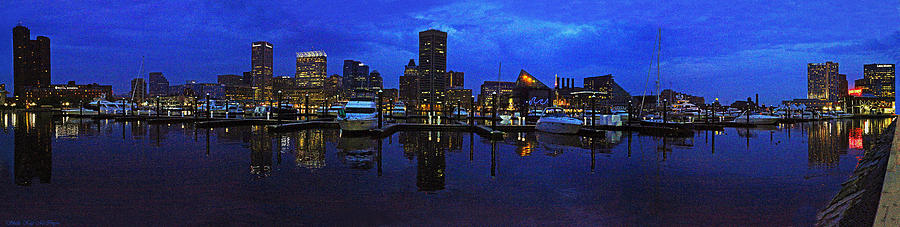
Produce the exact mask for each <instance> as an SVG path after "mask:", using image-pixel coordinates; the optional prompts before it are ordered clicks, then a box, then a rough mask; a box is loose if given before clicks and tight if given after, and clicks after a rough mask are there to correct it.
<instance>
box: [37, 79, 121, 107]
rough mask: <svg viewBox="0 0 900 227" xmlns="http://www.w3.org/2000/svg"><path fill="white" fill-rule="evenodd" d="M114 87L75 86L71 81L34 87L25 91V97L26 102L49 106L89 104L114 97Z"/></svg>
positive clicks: (97, 85)
mask: <svg viewBox="0 0 900 227" xmlns="http://www.w3.org/2000/svg"><path fill="white" fill-rule="evenodd" d="M112 94H113V92H112V85H99V84H96V83H94V84H85V85H79V84H75V81H69V82H68V83H66V84H51V85H48V86H40V87H32V88H30V89H27V90H25V94H23V97H24V98H25V99H26V100H36V101H39V102H41V101H43V103H47V104H58V103H61V102H70V103H74V102H78V101H85V102H89V101H91V100H93V99H96V98H100V97H110V98H111V97H113V96H112Z"/></svg>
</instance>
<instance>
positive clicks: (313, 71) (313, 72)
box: [294, 51, 328, 89]
mask: <svg viewBox="0 0 900 227" xmlns="http://www.w3.org/2000/svg"><path fill="white" fill-rule="evenodd" d="M327 64H328V59H327V55H326V54H325V51H307V52H298V53H297V72H296V74H295V75H294V77H295V78H296V79H297V82H298V86H300V87H301V88H316V89H322V87H323V86H324V84H325V78H326V77H328V74H327V69H328V65H327Z"/></svg>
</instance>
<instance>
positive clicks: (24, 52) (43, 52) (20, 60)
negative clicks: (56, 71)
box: [12, 24, 50, 97]
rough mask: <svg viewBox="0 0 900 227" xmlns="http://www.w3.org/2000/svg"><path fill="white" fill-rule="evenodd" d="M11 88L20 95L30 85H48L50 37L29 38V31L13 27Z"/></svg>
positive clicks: (22, 27) (20, 27)
mask: <svg viewBox="0 0 900 227" xmlns="http://www.w3.org/2000/svg"><path fill="white" fill-rule="evenodd" d="M12 42H13V89H14V91H13V92H15V96H19V97H21V96H22V95H24V94H25V92H26V90H27V89H29V88H32V87H44V86H48V85H50V38H47V37H44V36H38V37H37V38H36V39H34V40H32V39H31V31H30V30H28V28H26V27H25V26H22V25H21V24H19V25H18V26H16V27H15V28H13V40H12Z"/></svg>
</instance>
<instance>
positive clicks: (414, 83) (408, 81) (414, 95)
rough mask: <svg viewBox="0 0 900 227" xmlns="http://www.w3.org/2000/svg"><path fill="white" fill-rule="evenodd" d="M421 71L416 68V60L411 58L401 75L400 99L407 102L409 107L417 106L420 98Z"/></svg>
mask: <svg viewBox="0 0 900 227" xmlns="http://www.w3.org/2000/svg"><path fill="white" fill-rule="evenodd" d="M418 76H419V71H418V70H417V69H416V61H415V60H414V59H409V64H406V66H405V68H404V70H403V75H402V76H400V81H399V82H400V91H399V93H400V94H399V96H400V100H401V101H403V102H405V103H406V107H407V108H410V109H412V108H415V107H416V105H417V104H418V102H417V100H418V99H419V83H418Z"/></svg>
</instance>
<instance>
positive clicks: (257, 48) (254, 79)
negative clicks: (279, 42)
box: [250, 41, 274, 100]
mask: <svg viewBox="0 0 900 227" xmlns="http://www.w3.org/2000/svg"><path fill="white" fill-rule="evenodd" d="M273 48H274V47H273V46H272V44H271V43H269V42H266V41H257V42H253V44H252V46H251V56H250V67H251V71H250V72H251V78H250V86H251V87H253V88H254V89H255V94H254V97H255V99H257V100H268V99H271V98H272V93H271V91H272V75H273V71H272V70H273V69H272V62H273V61H272V53H273Z"/></svg>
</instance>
